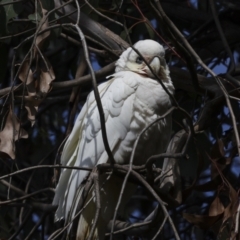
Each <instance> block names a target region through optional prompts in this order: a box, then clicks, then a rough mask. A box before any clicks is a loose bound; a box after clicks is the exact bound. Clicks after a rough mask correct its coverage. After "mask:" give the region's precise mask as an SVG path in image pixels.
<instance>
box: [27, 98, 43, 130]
mask: <svg viewBox="0 0 240 240" xmlns="http://www.w3.org/2000/svg"><path fill="white" fill-rule="evenodd" d="M24 99H25V108H26V109H27V112H28V120H29V121H30V122H31V125H32V126H33V125H34V123H35V120H36V118H35V117H36V114H37V111H38V106H39V104H40V103H41V102H42V100H41V99H39V98H37V97H36V96H29V97H25V98H24Z"/></svg>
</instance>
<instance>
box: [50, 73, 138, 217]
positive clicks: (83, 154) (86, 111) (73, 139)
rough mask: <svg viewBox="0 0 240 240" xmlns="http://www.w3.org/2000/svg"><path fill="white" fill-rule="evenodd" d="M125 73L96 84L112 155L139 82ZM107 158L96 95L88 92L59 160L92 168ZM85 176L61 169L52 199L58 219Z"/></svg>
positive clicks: (120, 158) (124, 132)
mask: <svg viewBox="0 0 240 240" xmlns="http://www.w3.org/2000/svg"><path fill="white" fill-rule="evenodd" d="M129 73H130V72H129ZM128 75H129V76H128V77H127V78H126V76H125V75H124V76H123V74H115V75H114V76H113V78H112V79H110V80H109V81H108V82H106V83H104V84H101V85H100V86H99V93H100V96H101V101H102V105H103V109H104V114H105V124H106V128H107V136H108V139H109V145H110V148H111V150H112V152H113V154H114V153H115V152H116V147H117V146H118V145H119V144H120V143H121V141H123V140H124V139H125V137H126V135H127V133H128V131H129V126H130V121H131V117H132V106H133V100H134V94H133V93H135V91H136V89H137V86H138V81H136V79H135V78H136V74H134V75H133V74H131V73H130V74H128ZM123 79H124V80H123ZM126 79H127V81H126ZM123 157H124V156H121V154H117V159H116V161H117V162H123V161H124V159H123ZM107 161H108V156H107V154H106V152H105V148H104V144H103V140H102V133H101V124H100V118H99V112H98V109H97V105H96V101H95V97H94V95H93V93H91V94H90V95H89V97H88V99H87V102H86V104H85V105H84V107H83V109H82V111H81V113H80V114H79V116H78V118H77V120H76V123H75V125H74V128H73V130H72V132H71V134H70V136H69V138H68V140H67V142H66V144H65V146H64V149H63V153H62V158H61V163H62V165H66V166H78V167H87V168H92V167H94V166H95V165H96V164H99V163H106V162H107ZM87 175H88V172H87V171H83V170H69V169H64V170H63V171H62V174H61V177H60V179H59V183H58V186H57V189H56V194H55V198H54V201H53V204H57V205H59V208H58V210H57V212H56V218H57V219H61V218H62V217H65V218H67V216H68V212H69V210H70V208H71V205H72V202H73V199H74V195H75V193H76V190H77V189H78V187H79V186H80V184H81V182H82V181H83V180H84V178H85V177H86V176H87Z"/></svg>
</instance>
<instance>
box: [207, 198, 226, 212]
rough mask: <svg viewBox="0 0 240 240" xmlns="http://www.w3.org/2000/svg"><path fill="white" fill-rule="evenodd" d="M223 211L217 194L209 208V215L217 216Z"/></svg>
mask: <svg viewBox="0 0 240 240" xmlns="http://www.w3.org/2000/svg"><path fill="white" fill-rule="evenodd" d="M223 212H224V206H223V204H222V202H221V200H220V198H219V196H217V197H216V198H215V199H214V201H213V202H212V204H211V206H210V208H209V216H218V215H221V214H222V213H223Z"/></svg>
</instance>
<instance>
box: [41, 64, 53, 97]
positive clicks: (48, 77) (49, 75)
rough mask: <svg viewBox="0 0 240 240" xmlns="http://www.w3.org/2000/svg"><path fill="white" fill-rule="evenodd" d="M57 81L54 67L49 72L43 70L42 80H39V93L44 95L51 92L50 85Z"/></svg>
mask: <svg viewBox="0 0 240 240" xmlns="http://www.w3.org/2000/svg"><path fill="white" fill-rule="evenodd" d="M54 79H55V74H54V72H53V69H52V67H50V68H49V72H48V71H47V70H43V69H41V73H40V79H39V91H40V92H41V93H43V94H44V95H45V94H46V93H48V92H49V90H50V87H51V86H50V84H51V82H52V81H53V80H54Z"/></svg>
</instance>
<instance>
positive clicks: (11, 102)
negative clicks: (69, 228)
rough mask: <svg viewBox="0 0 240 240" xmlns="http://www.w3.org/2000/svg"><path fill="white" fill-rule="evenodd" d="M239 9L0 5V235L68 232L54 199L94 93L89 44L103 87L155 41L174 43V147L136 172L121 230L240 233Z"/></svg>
mask: <svg viewBox="0 0 240 240" xmlns="http://www.w3.org/2000/svg"><path fill="white" fill-rule="evenodd" d="M78 3H79V5H80V12H79V9H78ZM239 13H240V5H239V3H238V2H237V1H234V0H230V1H226V0H209V1H197V0H196V1H178V0H171V1H170V0H168V1H160V2H159V1H146V0H139V1H136V0H129V1H117V0H116V1H109V0H104V1H98V0H93V1H87V0H85V1H84V0H79V1H78V2H77V0H70V1H61V0H35V1H33V0H17V1H13V0H0V53H1V58H0V64H1V67H0V84H1V89H0V95H1V115H0V116H1V131H0V159H1V179H0V181H1V184H0V197H1V202H0V205H2V207H1V208H0V223H1V230H0V238H1V239H44V238H46V239H47V238H48V237H49V236H50V235H51V234H53V233H54V232H55V233H54V234H56V233H59V231H61V230H62V229H63V223H62V222H60V223H54V211H55V209H56V206H52V205H51V202H52V199H53V196H54V187H55V186H56V182H57V179H58V177H59V174H60V169H61V166H60V165H59V157H60V155H61V147H62V144H63V142H64V139H65V138H66V136H67V135H68V134H69V132H70V131H71V129H72V126H73V124H74V119H75V117H76V115H77V114H78V113H79V111H80V109H81V106H82V105H83V104H84V101H85V99H86V96H87V94H88V93H89V91H90V90H91V88H92V87H91V86H92V85H91V80H92V78H91V75H90V74H89V73H90V70H91V69H89V66H88V65H87V63H86V55H84V51H86V48H85V45H84V40H86V43H87V49H88V51H89V53H90V60H91V63H92V66H93V67H94V69H95V70H96V72H95V75H96V78H97V81H98V82H101V81H104V77H105V76H107V75H109V74H110V73H112V72H113V71H114V61H115V60H116V59H117V58H118V56H119V55H120V54H121V52H122V51H123V50H124V49H126V48H127V47H128V46H131V45H132V43H134V42H136V41H138V40H139V39H146V38H151V39H154V40H157V41H159V42H160V43H162V44H163V45H164V46H166V48H167V50H166V58H167V62H168V64H169V67H170V71H171V78H172V80H173V83H174V86H175V88H176V93H175V98H174V99H175V100H174V99H173V105H174V109H172V111H173V119H174V120H173V135H172V140H171V144H170V145H169V148H168V151H167V152H168V153H169V154H165V155H162V156H158V159H157V160H156V159H154V160H151V161H149V162H148V168H146V166H144V169H145V170H146V171H138V170H137V169H136V170H134V172H133V175H134V174H135V175H134V176H135V179H134V180H133V181H137V182H138V184H139V189H138V191H137V192H136V194H135V196H133V198H132V199H131V201H130V202H129V204H128V206H127V207H126V212H125V214H124V215H125V219H120V220H121V221H120V220H118V221H119V222H118V223H119V224H120V225H119V226H120V227H119V229H118V230H123V228H124V227H126V226H132V225H131V223H134V222H137V223H138V222H144V223H145V225H144V227H143V226H142V225H141V226H140V225H138V226H137V227H135V230H134V228H132V229H133V230H128V231H126V232H125V235H124V233H123V235H124V237H125V238H133V236H135V238H137V239H152V238H154V235H155V237H156V238H157V239H174V238H176V236H178V235H179V236H180V238H181V239H216V238H218V239H230V238H231V239H237V238H239V205H238V192H239V169H240V168H239V167H240V166H239V151H240V150H239V146H240V143H239V125H238V124H239V117H240V116H239V112H240V111H239V97H240V93H239V80H240V70H239V61H240V57H239V56H240V55H239V54H240V45H239V43H240V19H239V18H240V17H239V16H240V14H239ZM79 18H80V19H79ZM81 31H82V32H83V34H84V36H85V38H83V35H82V34H81ZM99 68H100V70H98V69H99ZM27 136H28V138H27ZM164 157H165V159H164V161H163V158H164ZM162 163H163V164H162ZM149 165H150V166H151V167H150V168H149ZM159 167H160V168H161V170H160V168H159ZM106 169H107V170H109V167H106ZM119 169H120V168H119ZM107 170H106V171H107ZM121 171H125V170H123V169H122V170H121ZM149 171H150V172H149ZM146 172H147V173H146ZM9 174H12V175H9ZM149 175H151V176H152V177H150V178H149ZM136 176H138V177H136ZM123 177H124V176H123ZM133 178H134V177H133ZM141 181H142V182H141ZM145 183H146V184H148V185H144V184H145ZM146 186H148V187H146ZM150 191H152V192H154V194H156V195H154V196H155V197H154V196H153V195H152V196H151V194H150V193H149V192H150ZM156 199H161V200H163V201H164V202H166V203H167V209H168V213H169V214H170V215H165V218H164V213H163V212H162V211H160V210H159V209H158V207H157V208H156V206H157V205H158V204H157V200H156ZM149 219H150V220H149ZM169 219H172V220H173V223H174V225H175V227H176V229H177V233H176V232H175V233H174V231H173V225H172V224H171V222H170V221H169ZM126 221H129V222H130V223H126ZM149 222H150V223H149ZM162 223H163V228H161V225H162ZM56 231H57V232H56ZM64 233H66V231H65V232H64ZM64 233H63V234H64ZM156 233H157V234H156ZM52 236H53V235H52ZM63 236H65V235H63ZM119 236H120V237H119ZM118 237H119V238H121V237H122V236H121V234H120V235H116V238H118ZM49 239H53V237H51V238H49Z"/></svg>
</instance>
